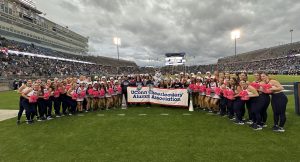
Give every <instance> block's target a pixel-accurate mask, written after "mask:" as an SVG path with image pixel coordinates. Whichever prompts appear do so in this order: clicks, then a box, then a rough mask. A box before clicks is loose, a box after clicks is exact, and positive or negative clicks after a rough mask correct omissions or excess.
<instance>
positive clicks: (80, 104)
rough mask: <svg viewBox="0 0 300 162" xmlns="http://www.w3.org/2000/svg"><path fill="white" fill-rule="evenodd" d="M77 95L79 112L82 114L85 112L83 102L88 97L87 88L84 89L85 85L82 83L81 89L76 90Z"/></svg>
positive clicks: (80, 84)
mask: <svg viewBox="0 0 300 162" xmlns="http://www.w3.org/2000/svg"><path fill="white" fill-rule="evenodd" d="M76 93H77V99H76V101H77V111H79V113H82V111H83V100H84V98H85V96H86V88H85V87H84V83H83V82H82V81H81V82H80V83H79V87H78V88H77V89H76Z"/></svg>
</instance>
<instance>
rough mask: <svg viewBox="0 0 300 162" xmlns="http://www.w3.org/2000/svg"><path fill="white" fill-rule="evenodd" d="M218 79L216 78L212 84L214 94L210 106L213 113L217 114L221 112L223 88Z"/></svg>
mask: <svg viewBox="0 0 300 162" xmlns="http://www.w3.org/2000/svg"><path fill="white" fill-rule="evenodd" d="M217 78H218V77H216V78H214V79H213V80H212V82H211V83H210V84H211V87H212V90H213V94H212V95H211V100H210V105H211V107H212V110H213V113H215V114H216V113H218V112H219V111H220V109H219V105H218V104H219V100H220V96H221V88H220V84H219V81H218V80H217Z"/></svg>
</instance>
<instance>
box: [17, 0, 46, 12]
mask: <svg viewBox="0 0 300 162" xmlns="http://www.w3.org/2000/svg"><path fill="white" fill-rule="evenodd" d="M13 1H14V2H16V3H20V4H21V5H23V6H24V7H25V8H28V9H30V10H32V11H34V12H36V13H37V14H42V13H43V12H42V11H40V10H38V9H36V6H35V2H34V1H32V0H13Z"/></svg>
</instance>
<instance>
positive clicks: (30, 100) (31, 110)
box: [22, 83, 40, 124]
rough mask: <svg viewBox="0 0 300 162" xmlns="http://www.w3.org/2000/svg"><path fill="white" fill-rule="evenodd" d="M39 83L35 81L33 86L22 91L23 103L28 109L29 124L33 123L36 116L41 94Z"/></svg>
mask: <svg viewBox="0 0 300 162" xmlns="http://www.w3.org/2000/svg"><path fill="white" fill-rule="evenodd" d="M39 89H40V87H39V84H37V83H35V84H34V85H33V88H28V89H27V90H26V91H25V92H23V93H22V96H23V97H24V99H23V102H22V105H23V106H24V108H25V110H26V118H27V124H32V123H33V119H34V116H35V114H36V107H37V99H38V94H39Z"/></svg>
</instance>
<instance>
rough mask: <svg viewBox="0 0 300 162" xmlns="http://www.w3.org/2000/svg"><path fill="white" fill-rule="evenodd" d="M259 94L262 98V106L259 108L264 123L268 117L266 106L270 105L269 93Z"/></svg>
mask: <svg viewBox="0 0 300 162" xmlns="http://www.w3.org/2000/svg"><path fill="white" fill-rule="evenodd" d="M259 96H262V98H264V99H263V104H262V105H263V107H262V110H261V114H260V115H261V120H262V122H263V123H266V122H267V118H268V113H267V112H268V107H269V105H270V100H271V99H270V95H269V94H265V93H262V94H260V95H259Z"/></svg>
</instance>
